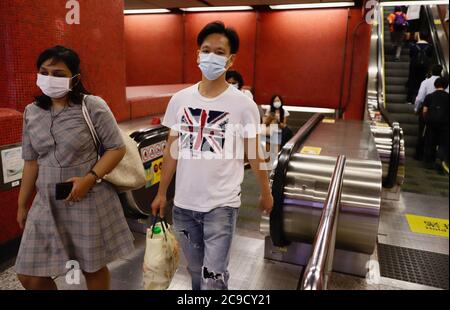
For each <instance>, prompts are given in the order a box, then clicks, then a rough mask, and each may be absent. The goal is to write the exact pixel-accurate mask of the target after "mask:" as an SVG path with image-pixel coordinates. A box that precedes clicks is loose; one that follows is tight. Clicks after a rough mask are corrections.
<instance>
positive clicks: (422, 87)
mask: <svg viewBox="0 0 450 310" xmlns="http://www.w3.org/2000/svg"><path fill="white" fill-rule="evenodd" d="M425 84H426V80H425V81H423V82H422V84H420V88H419V93H418V94H417V97H416V102H415V104H414V111H415V112H416V113H418V112H419V110H420V107H421V105H422V103H423V100H424V99H425V95H426V91H427V90H426V86H425Z"/></svg>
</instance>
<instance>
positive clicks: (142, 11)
mask: <svg viewBox="0 0 450 310" xmlns="http://www.w3.org/2000/svg"><path fill="white" fill-rule="evenodd" d="M123 12H124V13H125V14H126V15H128V14H160V13H170V10H167V9H137V10H124V11H123Z"/></svg>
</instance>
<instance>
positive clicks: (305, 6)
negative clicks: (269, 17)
mask: <svg viewBox="0 0 450 310" xmlns="http://www.w3.org/2000/svg"><path fill="white" fill-rule="evenodd" d="M350 6H355V3H354V2H327V3H304V4H280V5H270V8H271V9H272V10H298V9H322V8H342V7H350Z"/></svg>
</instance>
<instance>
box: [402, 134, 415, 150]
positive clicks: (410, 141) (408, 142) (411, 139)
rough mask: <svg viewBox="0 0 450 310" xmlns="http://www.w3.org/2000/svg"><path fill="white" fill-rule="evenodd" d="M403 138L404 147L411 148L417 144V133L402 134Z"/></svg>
mask: <svg viewBox="0 0 450 310" xmlns="http://www.w3.org/2000/svg"><path fill="white" fill-rule="evenodd" d="M404 139H405V147H407V148H412V147H416V145H417V135H415V136H412V135H411V136H406V135H405V136H404Z"/></svg>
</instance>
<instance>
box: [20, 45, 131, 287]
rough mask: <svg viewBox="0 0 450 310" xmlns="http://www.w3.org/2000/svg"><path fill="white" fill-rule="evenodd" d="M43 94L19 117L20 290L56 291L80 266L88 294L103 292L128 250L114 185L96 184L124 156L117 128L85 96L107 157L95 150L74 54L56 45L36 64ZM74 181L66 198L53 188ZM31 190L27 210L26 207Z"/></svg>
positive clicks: (103, 108)
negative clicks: (111, 264) (59, 280)
mask: <svg viewBox="0 0 450 310" xmlns="http://www.w3.org/2000/svg"><path fill="white" fill-rule="evenodd" d="M37 68H38V70H39V74H38V79H37V85H38V86H39V87H40V89H41V90H42V92H43V95H42V96H40V97H37V98H36V102H34V103H32V104H30V105H28V106H27V107H26V109H25V112H24V123H23V140H22V157H23V159H24V160H25V166H24V171H23V179H22V185H21V189H20V194H19V201H18V205H19V209H18V214H17V220H18V222H19V225H20V226H21V228H24V233H23V237H22V242H21V245H20V249H19V253H18V256H17V261H16V265H15V270H16V272H17V274H18V277H19V280H20V281H21V283H22V285H23V286H24V287H25V288H26V289H56V285H55V282H54V281H53V277H56V276H59V275H63V274H65V273H67V272H68V271H69V270H70V268H75V269H77V268H79V269H80V270H81V271H82V272H83V274H84V276H85V278H86V283H87V287H88V289H108V288H109V282H110V277H109V271H108V269H107V267H106V265H107V263H109V262H111V261H112V260H114V259H116V258H119V257H122V256H126V255H128V254H129V253H130V252H131V251H132V250H133V248H134V246H133V236H132V234H131V232H130V230H129V228H128V226H127V223H126V220H125V217H124V215H123V211H122V207H121V204H120V201H119V198H118V196H117V194H116V192H115V190H114V187H113V186H112V185H111V184H109V183H107V182H104V181H103V182H100V183H99V182H97V180H99V179H101V178H102V177H103V176H104V175H105V174H107V173H108V172H110V171H111V170H113V169H114V167H116V166H117V164H118V163H119V162H120V160H121V159H122V158H123V156H124V155H125V147H124V143H123V141H122V138H121V135H120V132H119V129H118V126H117V123H116V121H115V119H114V116H113V114H112V113H111V111H110V109H109V108H108V106H107V104H106V103H105V102H104V101H103V100H102V99H101V98H99V97H95V96H87V97H86V105H87V108H88V110H89V112H90V116H91V118H92V121H93V123H94V126H95V128H96V131H97V133H98V135H99V137H100V139H101V141H102V145H103V146H104V148H105V150H106V153H105V154H104V155H103V156H102V157H101V159H100V160H98V159H97V150H96V148H95V144H94V141H93V139H92V137H91V134H90V131H89V128H88V126H87V124H86V122H85V120H84V118H83V114H82V111H81V103H82V100H83V94H85V93H86V91H85V89H84V87H83V85H82V83H81V81H80V60H79V58H78V56H77V54H76V53H75V52H73V51H72V50H69V49H67V48H64V47H62V46H56V47H54V48H51V49H48V50H46V51H44V52H43V53H42V54H41V55H40V57H39V59H38V61H37ZM63 182H73V188H72V191H71V192H70V194H69V196H68V197H67V198H66V199H65V200H56V197H55V192H56V189H55V187H56V184H57V183H63ZM35 190H36V196H35V198H34V200H33V204H32V207H31V209H30V210H29V211H28V210H27V208H26V205H27V202H28V201H29V200H30V199H31V197H32V195H33V192H34V191H35Z"/></svg>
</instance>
